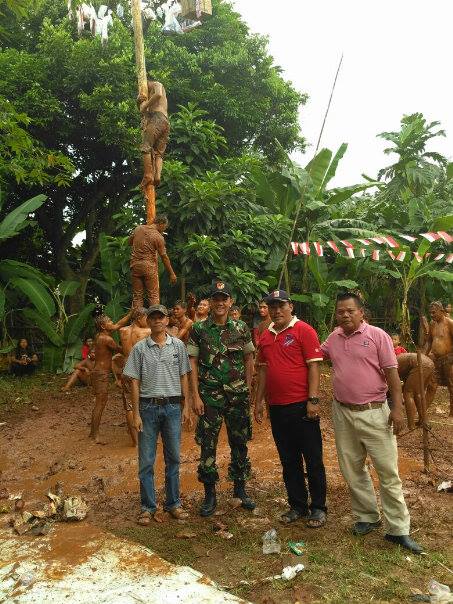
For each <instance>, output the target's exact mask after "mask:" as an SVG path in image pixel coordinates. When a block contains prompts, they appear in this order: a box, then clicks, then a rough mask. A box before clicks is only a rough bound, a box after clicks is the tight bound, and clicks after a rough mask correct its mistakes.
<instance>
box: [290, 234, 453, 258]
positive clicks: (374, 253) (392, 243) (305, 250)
mask: <svg viewBox="0 0 453 604" xmlns="http://www.w3.org/2000/svg"><path fill="white" fill-rule="evenodd" d="M419 236H420V237H423V238H424V239H426V240H427V241H429V242H430V243H433V242H435V241H442V243H443V244H447V245H448V244H450V243H453V236H452V235H450V234H449V233H447V232H445V231H436V232H434V231H429V232H427V233H420V235H419ZM396 237H400V238H402V239H405V240H406V241H409V242H411V243H413V242H414V241H417V237H414V236H412V235H402V234H400V233H396ZM351 241H357V242H359V243H361V244H362V245H364V246H367V247H368V246H370V245H371V244H372V243H377V244H378V245H386V246H387V247H388V248H390V249H386V250H385V251H386V252H387V254H388V255H389V256H390V258H391V259H392V260H396V261H398V262H403V261H404V260H405V259H406V258H407V254H408V253H410V252H395V253H394V252H393V251H392V250H394V249H396V248H399V247H400V244H399V243H398V241H397V240H396V239H395V238H394V237H393V236H391V235H379V236H376V237H369V238H368V239H361V238H358V237H357V238H354V239H352V240H351ZM351 241H348V240H347V239H340V240H339V242H340V243H341V244H342V245H343V246H344V247H345V251H346V257H347V258H359V257H361V258H367V257H371V259H372V260H374V261H377V260H379V259H380V256H379V250H376V249H374V250H370V251H371V256H368V254H367V250H366V248H364V247H361V248H358V251H357V254H356V253H355V252H354V250H355V249H357V248H356V246H355V245H354V244H353V243H351ZM312 243H313V248H314V250H315V252H314V253H315V254H316V255H317V256H321V257H322V256H324V245H327V246H328V247H329V248H330V249H331V250H333V251H334V252H335V253H336V254H341V251H340V249H339V248H338V245H337V244H336V243H335V241H333V240H331V241H327V242H326V243H325V244H324V243H322V242H320V241H313V242H312ZM291 249H292V251H293V253H294V255H295V256H297V255H299V254H304V255H305V256H310V254H311V249H310V242H309V241H303V242H296V241H292V242H291ZM412 254H413V255H414V257H415V259H416V260H417V262H422V261H423V260H424V259H428V258H430V256H431V254H430V252H427V253H426V254H424V255H420V254H419V253H418V252H412ZM444 258H445V262H448V264H451V263H452V262H453V254H451V253H449V254H446V253H440V254H437V255H436V256H433V257H432V258H431V260H434V261H436V262H439V261H440V260H443V259H444Z"/></svg>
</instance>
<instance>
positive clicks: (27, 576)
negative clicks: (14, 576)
mask: <svg viewBox="0 0 453 604" xmlns="http://www.w3.org/2000/svg"><path fill="white" fill-rule="evenodd" d="M35 580H36V576H35V573H24V574H23V575H20V576H19V580H18V583H19V585H21V586H22V587H29V586H30V585H32V583H34V582H35Z"/></svg>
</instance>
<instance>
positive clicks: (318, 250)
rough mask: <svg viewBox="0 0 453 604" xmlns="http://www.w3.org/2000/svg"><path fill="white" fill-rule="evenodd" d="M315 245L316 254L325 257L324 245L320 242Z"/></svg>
mask: <svg viewBox="0 0 453 604" xmlns="http://www.w3.org/2000/svg"><path fill="white" fill-rule="evenodd" d="M313 245H314V246H315V252H316V253H317V254H318V256H324V248H323V247H322V245H321V244H320V243H319V242H318V241H315V242H314V243H313Z"/></svg>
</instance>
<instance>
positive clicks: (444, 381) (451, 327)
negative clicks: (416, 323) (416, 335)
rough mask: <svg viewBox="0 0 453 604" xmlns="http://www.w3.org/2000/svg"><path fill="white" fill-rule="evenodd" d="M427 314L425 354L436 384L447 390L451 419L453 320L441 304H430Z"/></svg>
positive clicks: (452, 415)
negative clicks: (428, 318) (427, 326)
mask: <svg viewBox="0 0 453 604" xmlns="http://www.w3.org/2000/svg"><path fill="white" fill-rule="evenodd" d="M429 314H430V315H431V319H432V320H431V322H430V324H429V335H428V343H427V350H426V354H428V355H430V356H431V358H432V359H433V361H434V366H435V368H436V380H437V383H438V384H439V386H447V388H448V391H449V393H450V417H453V320H452V319H450V317H447V315H446V314H445V308H444V306H443V304H442V302H431V304H430V305H429Z"/></svg>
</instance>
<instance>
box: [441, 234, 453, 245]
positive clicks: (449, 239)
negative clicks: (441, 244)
mask: <svg viewBox="0 0 453 604" xmlns="http://www.w3.org/2000/svg"><path fill="white" fill-rule="evenodd" d="M437 232H438V234H439V235H440V237H441V239H443V240H444V241H445V243H452V242H453V237H452V236H451V235H449V234H448V233H446V232H445V231H437Z"/></svg>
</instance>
